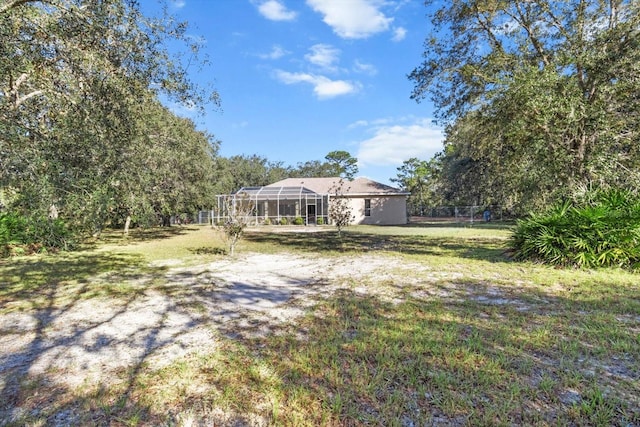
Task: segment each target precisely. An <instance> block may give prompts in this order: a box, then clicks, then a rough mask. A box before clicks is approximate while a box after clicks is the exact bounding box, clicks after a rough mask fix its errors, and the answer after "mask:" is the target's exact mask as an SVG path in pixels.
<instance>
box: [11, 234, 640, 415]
mask: <svg viewBox="0 0 640 427" xmlns="http://www.w3.org/2000/svg"><path fill="white" fill-rule="evenodd" d="M301 230H302V228H301ZM281 231H282V230H281V229H279V228H278V227H276V226H274V227H268V228H263V229H259V230H250V231H249V232H248V233H247V234H246V237H245V239H244V240H243V241H242V242H241V243H240V245H239V246H238V248H237V251H238V258H239V259H241V258H242V256H244V255H246V254H248V253H261V254H296V256H299V257H303V258H305V259H308V262H309V263H313V262H314V259H318V258H322V259H329V260H335V261H336V262H338V261H339V260H344V259H347V258H348V259H354V260H356V261H354V262H361V263H363V262H367V260H369V259H372V258H371V257H377V258H376V259H379V258H380V257H382V258H383V259H385V260H388V263H386V264H385V267H384V269H383V270H382V271H380V270H376V271H375V273H371V274H363V275H353V276H351V277H346V278H344V279H342V280H341V282H340V283H339V284H336V285H339V286H337V288H336V289H337V290H334V291H332V292H328V291H327V292H326V293H325V294H321V296H320V297H317V298H316V299H315V300H314V303H313V305H312V306H311V307H310V308H309V309H307V310H306V313H305V314H304V315H303V316H302V317H301V318H298V319H296V320H295V321H294V322H285V323H282V324H278V325H274V326H273V327H272V328H271V332H270V333H268V334H243V335H237V336H232V335H229V334H223V333H221V332H218V330H217V329H216V328H215V327H214V326H213V325H212V326H211V330H212V333H213V334H215V337H216V345H215V346H208V345H207V343H205V342H203V343H202V349H201V351H198V352H193V353H190V354H188V355H186V356H184V357H182V358H179V359H176V360H174V361H172V362H171V363H170V364H168V365H166V366H163V367H159V368H157V367H152V366H150V365H147V364H145V363H141V364H137V365H135V366H134V367H132V368H131V369H126V370H123V372H119V373H118V374H117V375H115V377H114V379H113V381H111V382H103V383H100V384H92V383H84V384H80V385H78V386H77V387H75V388H72V387H66V388H63V387H61V386H59V385H56V384H53V382H52V381H51V380H50V379H49V378H48V375H51V376H53V375H54V374H55V372H45V373H44V374H39V375H38V376H34V375H31V374H30V373H29V372H23V371H21V370H20V369H18V368H12V367H9V368H6V370H5V371H4V372H2V371H0V376H4V379H3V380H2V383H1V384H0V392H1V393H2V394H1V395H0V398H1V399H3V400H2V402H0V425H4V424H7V425H64V423H65V421H67V422H69V420H71V422H70V423H71V424H83V425H213V424H225V425H296V426H297V425H384V426H394V425H397V426H422V425H453V426H464V425H473V426H475V425H507V426H508V425H540V426H546V425H578V426H591V425H596V426H610V425H614V426H640V276H638V275H637V274H633V273H629V272H625V271H621V270H597V271H596V270H589V271H578V270H563V269H555V268H549V267H545V266H541V265H534V264H527V263H516V262H512V261H511V260H510V259H509V258H508V256H507V255H506V253H505V251H506V249H507V244H508V237H509V233H510V232H509V228H508V227H507V226H500V225H495V224H489V225H487V224H478V225H476V226H474V227H472V228H470V227H447V226H445V225H440V226H429V225H424V226H406V227H373V226H359V227H350V228H348V229H346V231H343V238H342V240H341V241H337V240H336V235H335V231H334V230H333V229H332V228H329V227H323V228H322V229H321V231H318V232H281ZM222 261H225V262H228V261H227V259H226V257H225V255H224V243H223V242H222V241H221V240H220V236H219V235H218V234H217V233H216V232H215V231H214V230H211V229H210V228H208V227H191V228H188V227H184V228H178V227H173V228H170V229H165V230H148V231H136V232H134V233H133V234H132V236H131V237H129V238H128V239H126V240H123V239H122V238H121V237H119V236H118V235H116V234H113V235H109V236H105V238H103V240H102V241H100V242H97V243H95V244H94V245H93V246H92V247H88V248H87V249H86V250H84V251H82V252H77V253H68V254H58V255H46V256H45V255H42V256H34V257H22V258H13V259H8V260H0V318H2V316H11V315H15V314H16V313H26V314H30V315H33V317H34V318H37V319H42V317H43V316H44V315H45V314H46V313H50V312H52V310H59V311H61V310H64V309H65V308H66V307H69V306H71V305H72V304H76V303H77V301H80V300H82V301H84V302H87V301H89V302H90V301H93V300H95V301H99V302H100V304H103V303H104V302H105V301H106V302H107V303H108V302H109V301H112V302H113V303H114V304H116V303H117V304H122V305H123V307H126V304H127V303H130V302H131V301H133V300H134V299H135V298H137V295H139V294H140V293H142V292H144V291H145V290H146V288H149V287H150V288H153V289H158V290H163V292H165V290H166V289H170V288H171V285H172V284H171V283H169V282H167V276H166V275H165V273H166V272H167V271H169V269H170V268H171V266H175V265H179V266H198V265H205V264H206V265H210V264H211V263H216V262H222ZM406 266H411V268H409V269H408V268H406ZM141 278H144V279H145V281H144V282H143V283H144V285H142V286H141V285H140V283H142V282H141ZM196 285H197V282H196ZM196 285H194V286H196ZM327 285H330V284H329V283H327ZM327 289H328V288H327ZM181 292H182V293H181ZM181 292H169V291H166V293H167V295H170V296H171V298H174V299H175V300H176V301H175V303H176V304H179V299H180V298H182V295H184V292H186V291H184V290H182V291H181ZM187 309H188V310H191V309H193V310H202V308H199V307H188V308H187ZM187 309H186V310H187ZM43 326H45V327H46V324H44V325H43ZM260 326H261V325H259V324H256V325H255V327H256V328H259V327H260ZM16 327H19V325H17V326H16ZM9 333H11V331H10V330H1V329H0V338H1V337H2V335H7V334H9ZM61 414H62V415H61ZM64 414H67V415H66V418H65V415H64ZM69 414H73V416H70V415H69ZM3 416H4V420H3V419H2V417H3Z"/></svg>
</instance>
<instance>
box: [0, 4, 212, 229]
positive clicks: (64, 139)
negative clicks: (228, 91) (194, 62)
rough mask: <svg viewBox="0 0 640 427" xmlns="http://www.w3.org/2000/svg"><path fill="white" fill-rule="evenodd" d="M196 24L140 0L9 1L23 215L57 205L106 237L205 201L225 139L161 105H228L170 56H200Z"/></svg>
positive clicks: (17, 203) (2, 67) (13, 133)
mask: <svg viewBox="0 0 640 427" xmlns="http://www.w3.org/2000/svg"><path fill="white" fill-rule="evenodd" d="M186 28H187V26H186V24H184V23H180V22H176V21H175V20H173V19H172V18H171V17H170V16H163V17H160V18H154V19H152V18H148V17H146V16H144V15H143V14H142V13H141V12H140V10H139V8H138V5H137V2H136V1H133V0H103V1H100V2H93V1H92V2H88V1H83V0H9V1H5V2H3V4H2V5H1V6H0V56H1V57H2V58H3V60H2V61H0V135H1V136H0V153H2V161H1V164H0V186H1V187H2V188H4V191H3V194H4V198H5V199H6V200H5V201H6V202H7V204H8V205H9V206H10V208H11V209H14V210H20V211H22V212H25V213H30V214H33V215H43V214H46V212H47V211H48V210H49V208H50V206H52V205H55V206H57V209H59V212H60V215H61V216H62V217H64V218H65V219H66V220H68V221H70V222H72V223H73V225H74V226H75V227H78V228H80V229H85V230H87V231H96V230H99V229H100V228H101V227H102V226H104V224H105V223H107V222H109V221H112V222H113V221H116V222H117V221H120V220H124V218H122V216H124V217H130V216H131V215H138V219H141V218H142V216H143V215H142V214H143V212H146V213H147V214H148V213H149V212H151V211H155V213H163V212H167V210H175V209H184V208H186V206H187V205H192V204H194V203H199V202H200V201H201V197H200V198H198V196H196V193H197V194H199V195H202V192H203V191H204V190H203V187H202V185H201V184H200V182H201V180H202V179H207V175H208V174H209V173H210V171H211V169H212V166H211V165H212V160H213V157H214V155H215V153H216V151H217V143H216V142H215V141H214V140H213V139H212V137H211V136H210V135H207V134H205V133H202V132H200V131H198V130H197V129H196V128H195V125H194V124H193V123H192V122H191V121H190V120H188V119H181V118H178V117H176V116H175V114H173V113H172V112H171V111H169V110H168V109H167V108H165V107H163V106H162V105H161V104H160V103H159V101H158V99H159V97H160V96H163V97H166V98H167V99H170V100H174V101H176V102H182V103H188V105H190V106H202V105H203V103H205V102H209V101H212V102H213V103H214V104H217V103H218V95H217V93H216V92H215V91H211V92H210V93H206V92H205V91H204V90H202V89H200V88H197V87H196V86H194V85H193V84H192V83H191V82H190V81H189V80H188V79H187V77H186V73H185V70H184V67H183V66H182V63H181V61H180V59H179V58H176V57H175V56H174V55H172V54H170V53H169V51H168V49H167V44H168V43H169V42H172V43H173V42H179V43H182V45H183V46H184V47H185V50H187V51H189V52H190V54H193V55H196V56H197V52H198V47H197V46H195V45H193V44H192V43H191V42H190V41H189V38H188V37H187V36H186Z"/></svg>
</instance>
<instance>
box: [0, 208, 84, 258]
mask: <svg viewBox="0 0 640 427" xmlns="http://www.w3.org/2000/svg"><path fill="white" fill-rule="evenodd" d="M73 245H74V239H73V235H72V233H71V232H70V231H69V230H68V229H67V227H66V225H65V223H64V221H62V220H61V219H49V218H46V217H36V216H34V217H26V216H23V215H20V214H17V213H15V212H7V213H3V214H0V255H2V256H8V255H21V254H26V253H33V252H40V251H42V250H46V249H70V248H71V247H72V246H73Z"/></svg>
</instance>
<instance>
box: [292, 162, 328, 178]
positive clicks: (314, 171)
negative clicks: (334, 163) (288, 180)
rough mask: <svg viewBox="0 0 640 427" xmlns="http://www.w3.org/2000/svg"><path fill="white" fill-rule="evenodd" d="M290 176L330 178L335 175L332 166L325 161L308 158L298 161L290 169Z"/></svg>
mask: <svg viewBox="0 0 640 427" xmlns="http://www.w3.org/2000/svg"><path fill="white" fill-rule="evenodd" d="M290 176H291V177H292V178H331V177H335V176H336V175H335V173H334V171H333V168H332V167H331V166H330V165H329V163H327V162H322V161H320V160H310V161H306V162H304V163H298V164H297V166H296V168H295V169H293V170H292V171H291V174H290Z"/></svg>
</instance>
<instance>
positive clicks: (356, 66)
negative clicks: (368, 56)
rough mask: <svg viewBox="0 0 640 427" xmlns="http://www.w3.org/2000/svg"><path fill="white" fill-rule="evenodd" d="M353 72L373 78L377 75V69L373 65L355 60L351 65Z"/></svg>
mask: <svg viewBox="0 0 640 427" xmlns="http://www.w3.org/2000/svg"><path fill="white" fill-rule="evenodd" d="M353 70H354V71H355V72H356V73H363V74H368V75H370V76H375V75H376V74H378V69H377V68H376V67H375V66H374V65H373V64H366V63H364V62H360V61H359V60H357V59H356V60H355V61H354V63H353Z"/></svg>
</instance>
